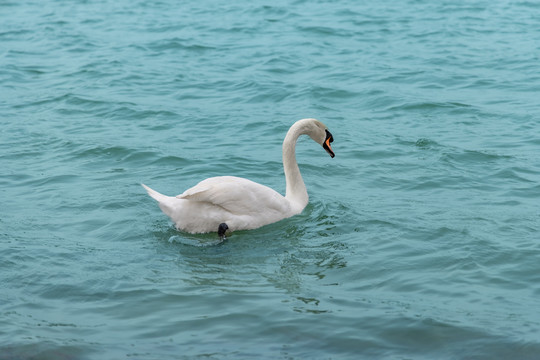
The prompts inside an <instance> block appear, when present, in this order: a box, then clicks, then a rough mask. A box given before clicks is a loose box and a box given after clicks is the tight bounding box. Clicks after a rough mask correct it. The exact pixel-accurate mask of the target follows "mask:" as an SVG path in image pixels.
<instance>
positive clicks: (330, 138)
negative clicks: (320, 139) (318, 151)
mask: <svg viewBox="0 0 540 360" xmlns="http://www.w3.org/2000/svg"><path fill="white" fill-rule="evenodd" d="M333 141H334V137H333V136H332V134H331V133H330V131H328V130H326V139H325V140H324V143H323V148H324V150H326V152H327V153H328V154H330V156H331V157H334V156H336V154H334V151H333V150H332V147H331V146H330V143H331V142H333Z"/></svg>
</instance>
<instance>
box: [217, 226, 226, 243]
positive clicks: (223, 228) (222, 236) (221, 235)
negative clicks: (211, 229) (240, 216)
mask: <svg viewBox="0 0 540 360" xmlns="http://www.w3.org/2000/svg"><path fill="white" fill-rule="evenodd" d="M227 230H229V227H228V226H227V224H225V223H221V224H219V226H218V231H217V234H218V236H219V238H220V239H221V241H225V240H227V236H225V232H226V231H227Z"/></svg>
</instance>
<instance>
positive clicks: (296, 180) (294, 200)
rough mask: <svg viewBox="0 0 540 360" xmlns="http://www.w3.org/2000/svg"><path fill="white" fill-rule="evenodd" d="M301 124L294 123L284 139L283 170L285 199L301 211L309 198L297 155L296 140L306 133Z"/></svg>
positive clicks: (294, 208)
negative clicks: (285, 186) (285, 185)
mask: <svg viewBox="0 0 540 360" xmlns="http://www.w3.org/2000/svg"><path fill="white" fill-rule="evenodd" d="M299 125H300V124H298V123H296V124H294V125H293V126H292V127H291V128H290V129H289V131H288V132H287V135H286V136H285V140H283V170H284V171H285V182H286V184H287V188H286V192H285V199H287V200H289V202H290V203H291V205H292V207H293V211H295V212H301V211H302V210H303V209H304V208H305V207H306V205H307V203H308V200H309V197H308V194H307V190H306V185H305V184H304V180H303V179H302V175H300V169H299V168H298V164H297V162H296V155H295V149H296V141H297V140H298V137H300V135H303V134H305V129H304V128H303V126H299Z"/></svg>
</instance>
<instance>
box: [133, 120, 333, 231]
mask: <svg viewBox="0 0 540 360" xmlns="http://www.w3.org/2000/svg"><path fill="white" fill-rule="evenodd" d="M304 134H305V135H309V136H310V137H311V138H312V139H313V140H314V141H315V142H317V143H319V144H321V145H322V146H323V147H324V149H325V150H326V151H327V152H328V153H329V154H330V156H331V157H334V152H333V150H332V147H331V146H330V143H331V142H332V141H333V140H334V139H333V137H332V134H331V133H330V132H329V131H328V129H327V128H326V126H324V124H323V123H321V122H320V121H318V120H316V119H303V120H299V121H297V122H296V123H294V124H293V125H292V126H291V128H290V129H289V131H288V132H287V135H286V136H285V140H284V141H283V168H284V171H285V181H286V184H287V187H286V194H285V196H282V195H281V194H279V193H278V192H276V191H275V190H273V189H271V188H269V187H267V186H264V185H261V184H258V183H255V182H253V181H251V180H247V179H244V178H239V177H235V176H219V177H212V178H208V179H206V180H203V181H201V182H200V183H198V184H197V185H195V186H194V187H192V188H191V189H188V190H186V191H184V193H182V194H180V195H178V196H176V197H172V196H166V195H162V194H160V193H158V192H157V191H155V190H152V189H150V188H149V187H148V186H146V185H144V184H142V186H143V187H144V188H145V189H146V191H147V192H148V195H150V196H151V197H153V198H154V199H155V200H157V201H158V203H159V207H160V208H161V210H162V211H163V212H164V213H165V214H167V215H168V216H169V217H170V218H171V219H172V221H174V223H175V225H176V228H177V229H178V230H182V231H186V232H189V233H206V232H213V231H218V234H219V235H220V237H224V233H225V230H227V229H228V230H229V231H234V230H248V229H255V228H258V227H261V226H263V225H267V224H271V223H273V222H276V221H279V220H282V219H285V218H288V217H291V216H293V215H296V214H299V213H301V212H302V210H303V209H304V208H305V207H306V205H307V203H308V194H307V190H306V186H305V185H304V181H303V180H302V176H301V175H300V169H299V168H298V164H297V163H296V157H295V147H296V140H297V139H298V137H299V136H300V135H304Z"/></svg>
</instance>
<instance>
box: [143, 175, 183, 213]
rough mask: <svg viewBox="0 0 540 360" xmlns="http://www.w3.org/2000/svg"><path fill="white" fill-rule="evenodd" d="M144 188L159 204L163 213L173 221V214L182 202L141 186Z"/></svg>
mask: <svg viewBox="0 0 540 360" xmlns="http://www.w3.org/2000/svg"><path fill="white" fill-rule="evenodd" d="M141 185H142V187H143V188H145V189H146V191H147V192H148V195H150V196H151V197H152V198H153V199H154V200H156V201H157V202H158V203H159V207H160V209H161V211H163V212H164V213H165V214H166V215H167V216H169V217H170V218H171V219H172V220H173V221H175V219H174V218H173V213H174V210H175V208H176V207H177V206H178V203H179V202H180V201H182V200H180V199H177V198H175V197H174V196H167V195H163V194H160V193H158V192H157V191H156V190H154V189H150V188H149V187H148V186H146V185H144V184H141Z"/></svg>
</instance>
